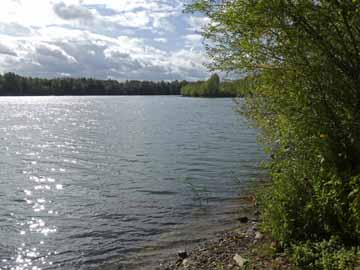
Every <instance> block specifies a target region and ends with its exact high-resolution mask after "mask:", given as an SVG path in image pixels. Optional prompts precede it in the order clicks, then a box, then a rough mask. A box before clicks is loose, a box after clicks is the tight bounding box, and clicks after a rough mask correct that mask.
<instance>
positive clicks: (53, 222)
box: [0, 97, 263, 270]
mask: <svg viewBox="0 0 360 270" xmlns="http://www.w3.org/2000/svg"><path fill="white" fill-rule="evenodd" d="M233 105H234V104H233V102H232V100H231V99H192V98H181V97H24V98H15V97H14V98H8V97H7V98H5V97H4V98H1V99H0V122H1V125H0V141H1V145H0V155H1V159H0V167H1V170H0V239H1V241H0V269H14V270H28V269H32V270H36V269H69V270H72V269H97V268H98V267H99V266H100V265H103V264H108V263H112V262H113V263H115V264H116V265H128V264H129V263H130V260H133V259H134V256H135V255H136V254H144V251H145V250H146V249H147V248H146V247H148V248H149V247H151V248H150V249H151V250H156V249H159V248H161V247H170V246H173V247H174V246H176V245H177V244H180V243H181V244H184V243H185V242H186V241H189V242H194V241H198V240H200V239H201V238H202V237H204V235H202V234H201V233H196V234H194V235H192V234H191V232H200V231H201V232H205V231H207V230H209V228H210V227H215V225H221V224H224V223H225V222H226V216H227V215H228V212H231V211H233V209H231V211H230V210H229V211H228V212H227V211H225V209H226V208H224V202H225V201H226V200H228V199H229V198H232V197H234V196H236V195H237V194H238V192H239V191H241V190H244V188H245V187H246V186H247V182H248V181H249V180H251V179H252V178H253V177H254V176H256V175H257V173H258V168H257V165H258V162H259V161H260V160H261V159H262V158H263V154H262V152H261V150H260V148H259V146H258V145H257V144H256V138H255V137H256V134H255V131H254V130H252V129H249V128H248V127H247V124H246V123H245V122H244V120H243V118H242V117H241V116H239V115H238V114H236V113H235V112H234V111H233ZM235 179H239V181H238V180H235ZM220 205H222V207H221V210H220V207H219V206H220ZM189 232H190V233H189ZM184 234H186V235H187V237H184ZM151 252H152V254H153V252H154V251H151ZM146 258H147V257H146V256H145V254H144V256H143V258H142V259H139V258H136V260H146Z"/></svg>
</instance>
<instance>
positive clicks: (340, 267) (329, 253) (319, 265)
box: [292, 239, 360, 270]
mask: <svg viewBox="0 0 360 270" xmlns="http://www.w3.org/2000/svg"><path fill="white" fill-rule="evenodd" d="M292 258H293V260H294V263H295V264H296V265H298V266H299V267H301V269H304V270H354V269H359V267H360V253H359V251H358V250H357V249H356V248H350V249H347V248H346V247H344V246H343V245H342V244H341V242H339V241H338V240H335V239H331V240H329V241H322V242H316V243H312V242H306V243H304V244H299V245H297V246H295V247H294V248H293V256H292Z"/></svg>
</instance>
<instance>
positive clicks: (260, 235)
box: [255, 232, 264, 240]
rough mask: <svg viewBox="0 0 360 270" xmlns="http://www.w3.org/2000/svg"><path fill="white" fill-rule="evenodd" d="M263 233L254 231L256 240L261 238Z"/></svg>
mask: <svg viewBox="0 0 360 270" xmlns="http://www.w3.org/2000/svg"><path fill="white" fill-rule="evenodd" d="M263 237H264V235H263V234H262V233H261V232H256V233H255V239H257V240H261V239H263Z"/></svg>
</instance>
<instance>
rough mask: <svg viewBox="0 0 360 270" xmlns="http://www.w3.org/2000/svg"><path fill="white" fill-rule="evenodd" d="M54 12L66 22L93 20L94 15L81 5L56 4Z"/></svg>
mask: <svg viewBox="0 0 360 270" xmlns="http://www.w3.org/2000/svg"><path fill="white" fill-rule="evenodd" d="M53 9H54V12H55V13H56V15H58V16H59V17H60V18H62V19H64V20H84V21H88V20H93V19H94V14H93V13H91V11H90V10H89V9H87V8H86V7H84V6H81V5H66V4H65V3H63V2H60V3H57V4H54V6H53Z"/></svg>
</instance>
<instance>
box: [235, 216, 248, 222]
mask: <svg viewBox="0 0 360 270" xmlns="http://www.w3.org/2000/svg"><path fill="white" fill-rule="evenodd" d="M238 220H239V221H240V222H241V223H247V222H248V221H249V218H248V217H247V216H243V217H239V218H238Z"/></svg>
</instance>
